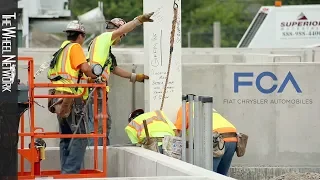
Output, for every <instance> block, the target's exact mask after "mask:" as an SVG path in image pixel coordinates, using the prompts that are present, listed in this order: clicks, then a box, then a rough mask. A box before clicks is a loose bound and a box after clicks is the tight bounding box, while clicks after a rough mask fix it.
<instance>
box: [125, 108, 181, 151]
mask: <svg viewBox="0 0 320 180" xmlns="http://www.w3.org/2000/svg"><path fill="white" fill-rule="evenodd" d="M143 120H146V122H147V125H148V131H149V135H150V137H164V136H165V135H169V136H174V135H175V133H174V131H173V130H174V129H175V126H174V124H173V123H172V122H171V121H170V120H169V119H168V118H167V117H166V115H165V114H164V113H163V112H162V111H160V110H158V111H152V112H148V113H144V114H141V115H140V116H138V117H136V118H135V119H133V120H132V121H131V122H130V123H129V124H128V125H127V127H126V128H125V131H126V133H127V135H128V137H129V139H130V140H131V142H132V143H133V144H137V143H142V142H143V140H144V138H145V137H146V133H145V130H144V126H143ZM161 144H162V142H159V143H158V145H161Z"/></svg>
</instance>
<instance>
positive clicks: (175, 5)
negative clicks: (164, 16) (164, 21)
mask: <svg viewBox="0 0 320 180" xmlns="http://www.w3.org/2000/svg"><path fill="white" fill-rule="evenodd" d="M178 7H179V6H178V4H177V3H176V0H174V3H173V8H174V9H178Z"/></svg>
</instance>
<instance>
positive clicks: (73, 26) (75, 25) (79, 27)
mask: <svg viewBox="0 0 320 180" xmlns="http://www.w3.org/2000/svg"><path fill="white" fill-rule="evenodd" d="M68 31H73V32H81V33H85V29H84V26H83V24H82V23H81V22H80V21H78V20H74V21H71V22H70V23H69V24H68V25H67V28H66V30H64V32H68Z"/></svg>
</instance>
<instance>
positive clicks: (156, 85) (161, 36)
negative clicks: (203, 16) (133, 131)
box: [143, 0, 182, 121]
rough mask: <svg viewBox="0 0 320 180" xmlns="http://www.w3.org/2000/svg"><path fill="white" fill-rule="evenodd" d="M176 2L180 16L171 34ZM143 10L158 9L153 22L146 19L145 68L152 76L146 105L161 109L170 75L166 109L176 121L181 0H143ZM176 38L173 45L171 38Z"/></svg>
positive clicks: (179, 68) (152, 10)
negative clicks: (172, 34) (147, 21)
mask: <svg viewBox="0 0 320 180" xmlns="http://www.w3.org/2000/svg"><path fill="white" fill-rule="evenodd" d="M174 3H176V4H177V6H178V7H177V20H176V25H175V29H173V30H174V31H175V34H174V36H173V37H171V32H172V31H173V30H172V22H173V18H174V9H173V7H174V5H175V4H174ZM143 12H144V13H149V12H155V14H154V15H153V19H154V22H152V23H144V31H143V32H144V48H145V59H144V60H145V61H144V65H145V66H144V72H145V73H147V74H149V76H150V80H149V81H147V82H146V83H145V109H146V111H154V110H158V109H160V107H161V102H162V99H163V92H164V91H165V82H166V78H167V75H169V77H168V83H167V84H168V85H167V87H166V94H165V98H164V99H165V101H164V105H163V109H162V110H163V111H164V112H165V114H166V115H167V116H168V118H169V119H170V120H172V121H174V119H175V116H176V111H177V110H178V109H179V107H180V106H181V96H182V85H181V81H182V75H181V1H180V0H170V1H158V0H144V1H143ZM171 38H174V43H173V47H171V44H170V41H171ZM171 48H173V49H172V50H173V51H172V59H171V65H170V69H169V72H170V73H168V66H169V59H170V56H171V55H170V51H171V50H170V49H171Z"/></svg>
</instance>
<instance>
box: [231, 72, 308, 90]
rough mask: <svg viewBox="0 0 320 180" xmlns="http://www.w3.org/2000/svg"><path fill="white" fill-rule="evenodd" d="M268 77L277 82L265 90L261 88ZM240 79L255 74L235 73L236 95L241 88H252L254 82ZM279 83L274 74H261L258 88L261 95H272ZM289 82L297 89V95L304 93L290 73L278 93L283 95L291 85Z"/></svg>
mask: <svg viewBox="0 0 320 180" xmlns="http://www.w3.org/2000/svg"><path fill="white" fill-rule="evenodd" d="M266 76H267V77H270V78H271V79H272V80H273V81H274V82H275V83H274V84H273V85H272V86H271V87H270V88H264V87H262V86H261V79H262V78H263V77H266ZM240 77H253V72H235V73H234V86H233V88H234V89H233V91H234V92H235V93H238V92H239V87H240V86H252V81H240V80H239V78H240ZM277 81H278V78H277V76H276V75H275V74H273V73H272V72H269V71H265V72H262V73H260V74H259V75H258V76H257V78H256V87H257V89H258V90H259V91H260V92H261V93H263V94H270V93H273V92H274V91H275V90H276V89H277V87H278V83H277ZM289 81H290V82H291V84H292V85H293V87H294V88H295V89H296V92H297V93H302V91H301V89H300V87H299V85H298V83H297V81H296V80H295V79H294V77H293V75H292V74H291V72H290V71H289V73H288V74H287V76H286V77H285V78H284V80H283V81H282V83H281V84H280V87H279V89H278V91H277V92H278V93H282V92H283V90H284V89H285V88H286V86H287V84H288V83H289Z"/></svg>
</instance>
